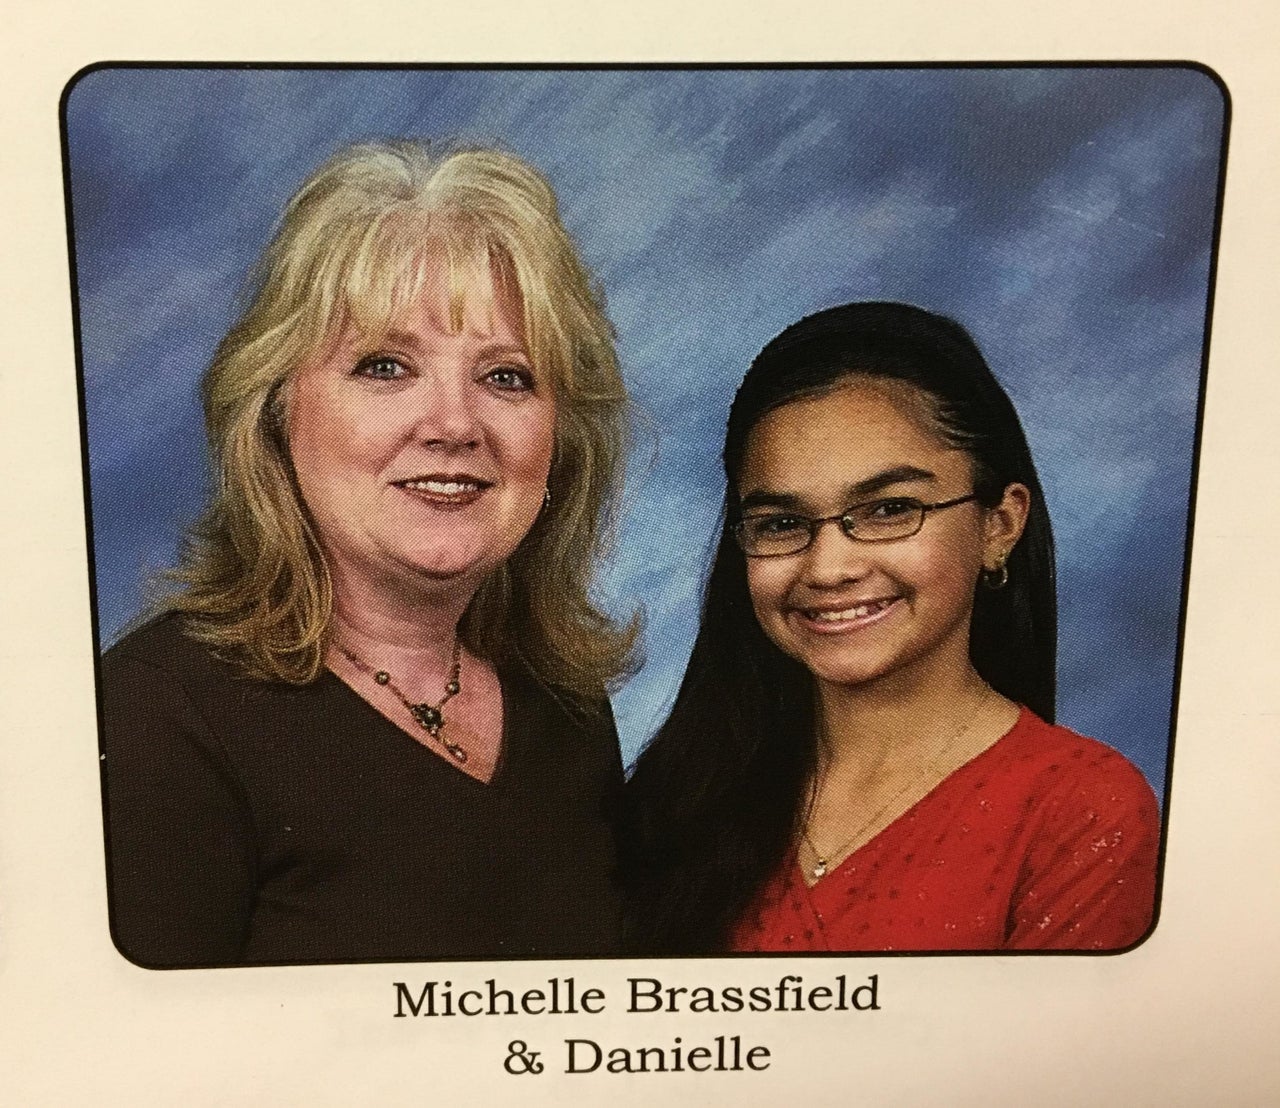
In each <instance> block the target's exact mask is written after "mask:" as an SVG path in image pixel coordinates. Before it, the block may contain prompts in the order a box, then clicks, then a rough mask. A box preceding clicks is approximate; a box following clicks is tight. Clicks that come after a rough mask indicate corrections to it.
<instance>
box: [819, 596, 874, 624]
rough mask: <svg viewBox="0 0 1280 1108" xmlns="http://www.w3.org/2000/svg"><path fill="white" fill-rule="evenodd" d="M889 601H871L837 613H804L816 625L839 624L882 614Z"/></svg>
mask: <svg viewBox="0 0 1280 1108" xmlns="http://www.w3.org/2000/svg"><path fill="white" fill-rule="evenodd" d="M890 603H892V602H891V601H888V600H872V601H870V602H869V603H867V604H859V605H857V606H856V607H853V608H844V609H842V610H841V611H838V612H812V611H811V612H808V613H806V614H807V615H808V616H809V618H810V619H812V620H816V621H817V622H818V623H840V622H841V621H843V620H848V619H864V618H866V617H867V616H869V615H873V614H874V613H876V612H882V611H884V609H885V608H887V607H888V606H889V605H890Z"/></svg>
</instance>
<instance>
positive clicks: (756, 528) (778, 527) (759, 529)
mask: <svg viewBox="0 0 1280 1108" xmlns="http://www.w3.org/2000/svg"><path fill="white" fill-rule="evenodd" d="M808 525H809V521H808V520H807V519H805V518H804V517H802V516H782V515H778V516H755V517H753V518H752V519H749V520H747V526H748V527H749V528H750V529H751V530H752V532H754V533H755V534H756V535H759V536H761V537H762V538H763V537H770V538H772V537H775V536H778V535H790V534H794V533H795V532H796V531H799V530H801V529H803V528H804V527H807V526H808Z"/></svg>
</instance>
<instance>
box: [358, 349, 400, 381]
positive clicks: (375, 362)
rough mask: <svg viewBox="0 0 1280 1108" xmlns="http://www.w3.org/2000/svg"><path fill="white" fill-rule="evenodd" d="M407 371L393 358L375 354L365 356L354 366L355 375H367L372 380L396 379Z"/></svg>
mask: <svg viewBox="0 0 1280 1108" xmlns="http://www.w3.org/2000/svg"><path fill="white" fill-rule="evenodd" d="M407 372H408V370H406V369H405V368H404V366H403V365H401V364H400V363H399V362H398V361H396V360H395V358H388V357H386V356H385V355H376V356H374V357H372V358H365V359H364V360H363V361H362V362H360V364H359V365H357V366H356V368H355V375H356V376H357V377H368V378H370V379H372V380H374V381H398V380H399V379H400V378H401V377H403V376H405V374H406V373H407Z"/></svg>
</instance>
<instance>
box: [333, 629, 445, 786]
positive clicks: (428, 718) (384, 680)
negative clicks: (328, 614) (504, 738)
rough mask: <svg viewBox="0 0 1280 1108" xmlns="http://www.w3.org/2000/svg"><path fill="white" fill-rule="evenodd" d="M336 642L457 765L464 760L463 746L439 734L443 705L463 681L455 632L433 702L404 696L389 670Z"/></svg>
mask: <svg viewBox="0 0 1280 1108" xmlns="http://www.w3.org/2000/svg"><path fill="white" fill-rule="evenodd" d="M335 645H337V647H338V650H339V652H341V654H342V656H343V657H344V658H346V659H347V661H349V662H350V663H351V664H352V665H353V666H355V667H356V669H358V670H359V671H360V672H361V673H365V674H368V676H370V677H372V678H373V679H374V681H375V682H377V684H379V685H385V686H386V687H387V688H389V689H390V690H391V691H392V692H393V693H395V694H396V697H397V699H398V700H399V701H400V703H401V704H403V705H404V706H405V707H406V708H408V709H409V714H410V715H412V716H413V718H414V719H415V720H416V721H417V723H418V726H419V727H421V728H422V729H423V730H424V731H425V732H426V733H427V734H428V735H430V736H431V737H432V738H433V739H435V740H436V741H437V742H438V743H440V745H441V746H443V747H444V748H445V750H446V751H447V752H448V754H449V756H450V757H451V758H452V759H453V760H454V761H455V762H457V763H458V764H459V765H464V764H465V763H466V761H467V752H466V750H464V749H463V748H462V747H461V746H460V745H459V744H458V743H455V742H450V741H449V739H447V738H445V737H444V736H443V735H442V734H441V732H442V731H443V730H444V726H445V718H444V706H445V705H446V704H448V703H449V701H450V700H452V699H453V698H454V697H455V696H457V695H458V693H459V692H460V691H461V689H462V682H461V680H460V678H461V677H462V639H461V638H460V637H459V636H458V635H456V634H455V635H454V636H453V664H452V666H451V667H450V670H449V680H448V681H447V682H446V683H445V686H444V696H442V697H441V698H440V699H439V700H437V701H436V702H435V703H434V704H432V703H431V702H430V701H423V702H422V703H414V702H413V701H412V700H410V699H409V698H408V697H407V696H405V694H404V692H403V691H402V690H401V689H400V686H399V685H397V684H396V683H395V682H394V681H393V680H392V679H391V674H389V673H388V672H387V671H386V670H385V669H375V668H374V667H373V666H371V665H369V663H368V662H366V661H365V660H364V659H363V658H361V657H360V656H359V655H358V654H356V653H355V652H354V651H351V650H348V649H347V648H346V647H345V646H342V645H341V644H335Z"/></svg>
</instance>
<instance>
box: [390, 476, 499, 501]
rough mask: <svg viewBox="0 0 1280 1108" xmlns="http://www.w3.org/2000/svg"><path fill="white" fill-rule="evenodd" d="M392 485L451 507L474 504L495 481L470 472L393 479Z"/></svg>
mask: <svg viewBox="0 0 1280 1108" xmlns="http://www.w3.org/2000/svg"><path fill="white" fill-rule="evenodd" d="M392 485H394V486H395V487H396V488H398V489H402V490H403V491H404V492H407V493H408V494H409V495H410V496H412V497H413V498H414V499H415V500H420V501H422V502H423V503H425V504H430V505H432V506H433V507H438V508H445V509H449V508H465V507H467V506H469V505H471V504H474V503H475V502H476V501H477V500H479V499H480V498H481V496H483V495H484V492H485V490H486V489H490V488H492V487H493V482H492V481H485V480H483V479H481V478H479V477H473V476H471V475H470V474H430V475H428V476H423V477H409V478H406V479H404V480H402V481H393V482H392Z"/></svg>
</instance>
